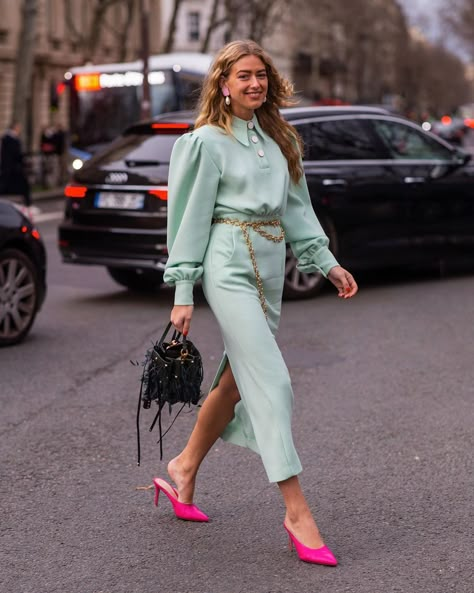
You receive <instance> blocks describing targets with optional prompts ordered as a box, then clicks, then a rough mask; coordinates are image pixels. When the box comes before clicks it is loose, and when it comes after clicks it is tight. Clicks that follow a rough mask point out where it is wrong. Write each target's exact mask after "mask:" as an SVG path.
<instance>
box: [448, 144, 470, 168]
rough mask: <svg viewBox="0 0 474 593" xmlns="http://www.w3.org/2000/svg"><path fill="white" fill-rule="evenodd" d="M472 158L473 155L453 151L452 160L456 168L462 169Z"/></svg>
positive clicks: (459, 150)
mask: <svg viewBox="0 0 474 593" xmlns="http://www.w3.org/2000/svg"><path fill="white" fill-rule="evenodd" d="M471 158H472V154H470V153H469V152H466V151H464V150H461V149H459V148H457V149H455V150H454V151H453V155H452V158H451V160H452V163H453V165H454V166H455V167H462V166H464V165H465V164H466V163H468V162H469V161H470V160H471Z"/></svg>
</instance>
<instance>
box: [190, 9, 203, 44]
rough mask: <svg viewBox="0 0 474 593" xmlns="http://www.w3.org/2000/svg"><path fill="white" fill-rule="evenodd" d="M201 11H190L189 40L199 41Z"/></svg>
mask: <svg viewBox="0 0 474 593" xmlns="http://www.w3.org/2000/svg"><path fill="white" fill-rule="evenodd" d="M200 20H201V13H199V12H188V41H199V26H200Z"/></svg>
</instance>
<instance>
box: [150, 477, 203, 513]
mask: <svg viewBox="0 0 474 593" xmlns="http://www.w3.org/2000/svg"><path fill="white" fill-rule="evenodd" d="M153 483H154V485H155V506H158V497H159V494H160V490H161V491H162V492H164V493H165V495H166V496H167V497H168V499H169V501H170V502H171V504H172V505H173V511H174V514H175V515H176V517H177V518H178V519H183V521H196V522H200V523H207V522H208V521H209V517H208V516H207V515H206V514H205V513H203V512H202V511H201V509H200V508H198V507H197V506H196V505H195V504H187V503H184V502H179V500H178V493H177V492H176V490H175V489H174V488H173V486H171V484H168V482H166V481H165V480H162V479H161V478H155V479H154V480H153Z"/></svg>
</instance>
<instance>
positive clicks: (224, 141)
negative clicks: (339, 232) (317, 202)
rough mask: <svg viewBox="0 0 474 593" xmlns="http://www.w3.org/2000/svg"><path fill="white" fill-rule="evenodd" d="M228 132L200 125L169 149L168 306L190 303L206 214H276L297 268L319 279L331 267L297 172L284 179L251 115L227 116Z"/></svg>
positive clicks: (283, 164) (283, 166) (275, 153)
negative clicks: (229, 121) (172, 298)
mask: <svg viewBox="0 0 474 593" xmlns="http://www.w3.org/2000/svg"><path fill="white" fill-rule="evenodd" d="M232 131H233V136H230V135H228V134H226V133H225V132H224V131H223V130H221V129H220V128H217V127H215V126H209V125H207V126H203V127H201V128H198V129H197V130H194V131H192V132H190V133H188V134H184V135H183V136H181V138H179V139H178V140H177V142H176V143H175V145H174V148H173V151H172V155H171V160H170V169H169V182H168V183H169V185H168V230H167V233H168V251H169V257H168V262H167V264H166V269H165V274H164V281H165V282H166V283H167V284H169V285H171V286H173V285H174V286H175V289H176V290H175V304H176V305H192V304H193V286H194V283H195V282H196V281H197V280H199V278H201V276H202V274H203V265H202V262H203V260H204V255H205V253H206V248H207V245H208V241H209V234H210V229H211V225H212V219H213V218H238V219H239V220H246V219H252V220H258V219H259V217H261V218H265V219H267V218H269V217H270V218H279V219H280V220H281V224H282V227H283V229H284V231H285V239H286V241H287V242H288V243H290V245H291V249H292V251H293V253H294V254H295V256H296V258H297V259H298V269H299V270H301V271H302V272H321V273H322V274H323V275H324V276H327V274H328V272H329V270H330V269H331V268H333V267H334V266H337V265H338V263H337V261H336V259H335V258H334V256H333V255H332V253H331V252H330V251H329V249H328V244H329V240H328V238H327V236H326V234H325V233H324V231H323V229H322V227H321V225H320V223H319V221H318V219H317V217H316V215H315V213H314V211H313V207H312V205H311V200H310V196H309V193H308V187H307V184H306V179H305V178H304V176H303V177H302V178H301V180H300V181H299V183H298V184H295V183H293V182H292V181H291V179H290V175H289V172H288V164H287V161H286V159H285V157H284V156H283V154H282V152H281V150H280V148H279V146H278V145H277V144H276V142H275V141H274V140H272V138H270V136H268V135H267V134H266V133H265V132H264V131H263V130H262V128H261V127H260V125H259V123H258V120H257V117H256V116H255V115H254V117H253V119H252V120H251V121H249V122H247V121H245V120H242V119H239V118H237V117H234V118H233V121H232Z"/></svg>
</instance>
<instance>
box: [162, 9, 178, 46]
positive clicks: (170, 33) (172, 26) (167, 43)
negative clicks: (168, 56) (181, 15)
mask: <svg viewBox="0 0 474 593" xmlns="http://www.w3.org/2000/svg"><path fill="white" fill-rule="evenodd" d="M181 4H182V0H174V6H173V13H172V15H171V20H170V24H169V26H168V37H167V38H166V41H165V43H164V45H163V53H169V52H170V51H171V50H172V49H173V45H174V35H175V33H176V23H177V20H178V12H179V9H180V7H181Z"/></svg>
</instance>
